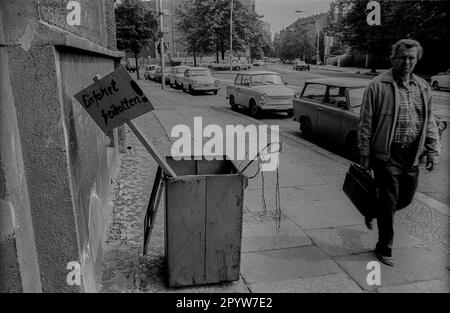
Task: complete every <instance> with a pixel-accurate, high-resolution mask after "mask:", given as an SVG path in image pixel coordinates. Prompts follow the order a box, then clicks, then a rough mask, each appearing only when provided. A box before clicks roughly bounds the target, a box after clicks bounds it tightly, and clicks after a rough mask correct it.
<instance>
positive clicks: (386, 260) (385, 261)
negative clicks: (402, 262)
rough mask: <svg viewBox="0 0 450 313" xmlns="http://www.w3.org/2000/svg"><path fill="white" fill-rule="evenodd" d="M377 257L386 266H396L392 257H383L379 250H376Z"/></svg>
mask: <svg viewBox="0 0 450 313" xmlns="http://www.w3.org/2000/svg"><path fill="white" fill-rule="evenodd" d="M375 256H376V257H377V259H378V260H379V261H380V262H381V263H383V264H386V265H388V266H394V260H393V258H392V257H390V256H386V255H382V254H381V253H380V252H378V251H377V250H375Z"/></svg>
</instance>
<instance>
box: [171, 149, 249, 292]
mask: <svg viewBox="0 0 450 313" xmlns="http://www.w3.org/2000/svg"><path fill="white" fill-rule="evenodd" d="M166 160H167V163H168V164H169V165H170V166H171V167H172V169H173V170H174V171H175V173H176V174H177V177H174V178H166V182H165V208H166V215H165V236H166V238H165V254H166V262H167V271H168V285H169V287H180V286H192V285H202V284H213V283H220V282H229V281H236V280H238V279H239V274H240V259H241V239H242V212H243V204H244V189H245V188H246V187H247V178H246V177H245V176H244V175H242V174H240V173H238V171H237V169H236V167H235V166H234V165H233V163H232V162H231V161H229V160H226V159H225V158H224V159H223V160H216V159H215V160H206V159H205V158H203V159H201V160H194V159H192V160H180V161H175V160H174V159H173V158H171V157H167V158H166Z"/></svg>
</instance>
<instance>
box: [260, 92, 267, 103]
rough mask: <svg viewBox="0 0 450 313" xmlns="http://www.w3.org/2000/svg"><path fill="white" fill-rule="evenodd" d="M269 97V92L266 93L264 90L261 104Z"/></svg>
mask: <svg viewBox="0 0 450 313" xmlns="http://www.w3.org/2000/svg"><path fill="white" fill-rule="evenodd" d="M266 98H267V94H266V93H265V92H263V93H262V94H261V104H263V103H264V100H265V99H266Z"/></svg>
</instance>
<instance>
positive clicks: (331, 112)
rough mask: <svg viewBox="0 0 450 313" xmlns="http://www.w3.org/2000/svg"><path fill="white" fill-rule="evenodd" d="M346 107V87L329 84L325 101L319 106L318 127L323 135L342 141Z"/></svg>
mask: <svg viewBox="0 0 450 313" xmlns="http://www.w3.org/2000/svg"><path fill="white" fill-rule="evenodd" d="M346 107H347V95H346V91H345V88H343V87H334V86H328V87H327V91H326V94H325V99H324V101H323V103H320V104H318V107H317V127H318V128H319V133H320V134H321V135H322V136H324V137H327V138H329V139H331V140H332V141H336V142H339V141H340V134H341V123H342V115H343V113H344V111H343V110H344V109H345V108H346Z"/></svg>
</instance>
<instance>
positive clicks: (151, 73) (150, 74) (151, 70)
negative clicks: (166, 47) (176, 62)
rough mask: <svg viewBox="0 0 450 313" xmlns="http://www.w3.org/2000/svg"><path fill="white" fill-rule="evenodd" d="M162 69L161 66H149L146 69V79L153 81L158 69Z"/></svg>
mask: <svg viewBox="0 0 450 313" xmlns="http://www.w3.org/2000/svg"><path fill="white" fill-rule="evenodd" d="M158 68H161V67H160V66H159V65H147V66H146V67H145V69H144V78H145V79H149V80H153V79H155V72H156V69H158Z"/></svg>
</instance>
